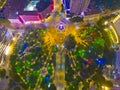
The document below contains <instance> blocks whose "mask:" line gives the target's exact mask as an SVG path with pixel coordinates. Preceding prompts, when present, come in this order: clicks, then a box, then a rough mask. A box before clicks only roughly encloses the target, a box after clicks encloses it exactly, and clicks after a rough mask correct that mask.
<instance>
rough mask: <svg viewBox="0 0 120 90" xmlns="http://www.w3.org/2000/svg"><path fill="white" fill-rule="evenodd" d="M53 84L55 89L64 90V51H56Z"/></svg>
mask: <svg viewBox="0 0 120 90" xmlns="http://www.w3.org/2000/svg"><path fill="white" fill-rule="evenodd" d="M55 85H56V88H57V90H65V57H64V52H57V53H56V71H55Z"/></svg>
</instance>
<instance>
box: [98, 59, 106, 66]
mask: <svg viewBox="0 0 120 90" xmlns="http://www.w3.org/2000/svg"><path fill="white" fill-rule="evenodd" d="M96 63H97V65H104V64H105V60H104V58H99V59H97V60H96Z"/></svg>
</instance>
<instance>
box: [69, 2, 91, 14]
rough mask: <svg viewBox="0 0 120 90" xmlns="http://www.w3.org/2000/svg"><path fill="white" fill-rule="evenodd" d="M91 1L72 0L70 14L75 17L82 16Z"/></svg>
mask: <svg viewBox="0 0 120 90" xmlns="http://www.w3.org/2000/svg"><path fill="white" fill-rule="evenodd" d="M89 3H90V0H70V12H71V13H73V14H75V15H80V14H81V13H82V12H85V10H86V9H87V7H88V5H89Z"/></svg>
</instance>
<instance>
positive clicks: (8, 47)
mask: <svg viewBox="0 0 120 90" xmlns="http://www.w3.org/2000/svg"><path fill="white" fill-rule="evenodd" d="M9 52H10V46H7V48H6V50H5V55H8V54H9Z"/></svg>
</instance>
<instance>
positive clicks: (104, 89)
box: [102, 86, 110, 90]
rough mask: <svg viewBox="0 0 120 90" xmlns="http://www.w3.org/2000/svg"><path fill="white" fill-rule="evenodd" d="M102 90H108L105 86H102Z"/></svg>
mask: <svg viewBox="0 0 120 90" xmlns="http://www.w3.org/2000/svg"><path fill="white" fill-rule="evenodd" d="M102 90H110V89H109V88H108V87H107V86H102Z"/></svg>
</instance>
